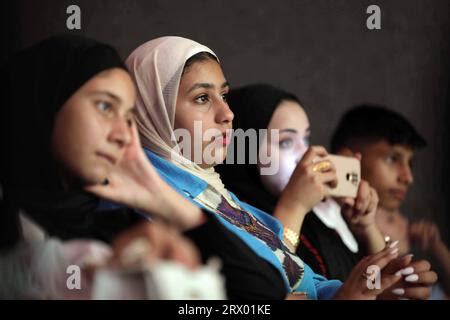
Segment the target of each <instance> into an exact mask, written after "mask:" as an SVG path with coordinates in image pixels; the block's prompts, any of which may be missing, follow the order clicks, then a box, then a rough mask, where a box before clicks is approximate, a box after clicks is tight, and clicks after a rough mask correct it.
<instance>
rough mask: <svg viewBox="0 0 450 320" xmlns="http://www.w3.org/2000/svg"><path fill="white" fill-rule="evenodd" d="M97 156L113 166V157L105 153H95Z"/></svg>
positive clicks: (114, 160) (114, 161)
mask: <svg viewBox="0 0 450 320" xmlns="http://www.w3.org/2000/svg"><path fill="white" fill-rule="evenodd" d="M97 155H98V156H99V157H101V158H104V159H106V160H107V161H108V162H110V163H111V164H112V165H115V164H116V161H117V160H116V158H115V157H113V156H111V155H109V154H106V153H103V152H97Z"/></svg>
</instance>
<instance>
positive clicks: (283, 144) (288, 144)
mask: <svg viewBox="0 0 450 320" xmlns="http://www.w3.org/2000/svg"><path fill="white" fill-rule="evenodd" d="M292 143H293V142H292V139H284V140H281V141H280V143H279V145H280V147H281V148H282V149H288V148H290V147H292Z"/></svg>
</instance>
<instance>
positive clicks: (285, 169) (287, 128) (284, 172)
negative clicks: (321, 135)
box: [259, 100, 310, 196]
mask: <svg viewBox="0 0 450 320" xmlns="http://www.w3.org/2000/svg"><path fill="white" fill-rule="evenodd" d="M267 129H268V137H269V139H268V140H267V141H264V142H263V144H262V145H261V148H267V150H265V149H263V150H262V153H263V154H265V152H267V154H268V155H272V154H273V153H274V152H278V153H279V169H278V172H277V173H275V174H274V175H261V176H260V177H261V182H262V184H263V185H264V187H265V188H266V189H267V190H268V191H269V192H270V193H272V194H273V195H275V196H278V195H279V194H280V193H281V192H282V191H283V190H284V188H285V187H286V185H287V183H288V182H289V179H290V177H291V175H292V173H293V172H294V169H295V167H296V166H297V163H298V162H299V161H300V160H301V158H302V157H303V155H304V154H305V152H306V150H307V149H308V147H309V136H310V128H309V120H308V117H307V115H306V113H305V111H304V110H303V108H302V107H301V106H300V104H299V103H298V102H295V101H291V100H285V101H282V102H281V103H280V104H279V105H278V106H277V108H276V109H275V112H274V113H273V115H272V118H271V119H270V123H269V126H268V128H267ZM274 129H276V130H279V135H278V139H275V140H273V141H271V139H270V138H271V135H270V132H271V130H274ZM259 166H260V165H259Z"/></svg>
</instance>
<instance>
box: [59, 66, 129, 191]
mask: <svg viewBox="0 0 450 320" xmlns="http://www.w3.org/2000/svg"><path fill="white" fill-rule="evenodd" d="M135 95H136V93H135V89H134V85H133V83H132V80H131V78H130V76H129V75H128V73H127V72H126V71H124V70H122V69H119V68H114V69H109V70H105V71H103V72H101V73H99V74H97V75H96V76H94V77H93V78H91V79H90V80H89V81H87V82H86V83H85V84H84V85H83V86H82V87H81V88H80V89H78V90H77V91H76V92H75V93H74V94H73V95H72V96H71V97H70V98H69V99H68V100H67V101H66V102H65V103H64V105H63V106H62V108H61V110H60V111H59V112H58V113H57V115H56V118H55V122H54V127H53V133H52V150H53V153H54V156H55V158H56V160H57V161H58V163H59V164H60V165H61V168H62V172H63V177H64V179H69V180H78V181H81V183H82V184H98V183H101V182H103V181H104V180H105V179H106V178H107V176H108V174H109V172H110V171H111V169H112V168H113V167H114V166H115V165H117V164H118V162H119V161H120V160H121V158H122V156H123V153H124V151H125V148H126V147H127V146H128V145H129V144H130V142H131V126H132V124H133V114H132V110H133V107H134V103H135V98H136V96H135Z"/></svg>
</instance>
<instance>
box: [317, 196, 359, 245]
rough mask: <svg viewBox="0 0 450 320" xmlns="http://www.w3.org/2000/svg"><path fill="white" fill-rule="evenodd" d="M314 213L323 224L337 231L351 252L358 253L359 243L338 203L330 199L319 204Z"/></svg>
mask: <svg viewBox="0 0 450 320" xmlns="http://www.w3.org/2000/svg"><path fill="white" fill-rule="evenodd" d="M313 211H314V213H315V214H316V216H317V217H318V218H319V219H320V221H322V223H323V224H325V225H326V226H327V227H328V228H330V229H333V230H336V232H337V233H338V234H339V236H340V237H341V239H342V242H344V244H345V245H346V246H347V248H349V249H350V251H352V252H354V253H356V252H358V242H357V241H356V239H355V237H354V236H353V233H352V232H351V231H350V229H349V228H348V225H347V223H346V222H345V220H344V218H343V217H342V214H341V207H340V206H339V204H338V203H337V202H336V201H334V200H333V199H331V198H328V199H327V200H326V201H324V202H319V204H317V205H316V206H315V207H314V208H313Z"/></svg>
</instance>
